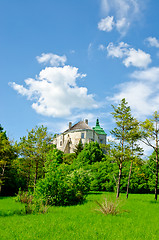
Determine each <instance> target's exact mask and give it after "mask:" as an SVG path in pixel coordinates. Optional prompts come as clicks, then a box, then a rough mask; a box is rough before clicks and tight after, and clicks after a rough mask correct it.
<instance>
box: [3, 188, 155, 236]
mask: <svg viewBox="0 0 159 240" xmlns="http://www.w3.org/2000/svg"><path fill="white" fill-rule="evenodd" d="M105 196H106V197H108V198H109V197H110V196H111V197H115V196H114V194H112V193H102V194H99V193H98V194H97V193H96V194H89V195H88V197H87V201H86V203H84V204H83V205H77V206H71V207H50V208H49V211H48V213H46V214H34V215H24V214H23V212H24V205H22V204H21V203H16V202H15V200H14V198H12V197H6V198H3V197H1V198H0V239H1V240H4V239H6V240H11V239H17V240H19V239H23V240H25V239H32V240H33V239H35V240H38V239H45V240H47V239H55V240H58V239H61V240H68V239H69V240H78V239H81V240H87V239H91V240H92V239H102V240H105V239H108V240H109V239H110V240H114V239H115V240H116V239H120V240H129V239H130V240H131V239H144V240H145V239H147V240H151V239H152V240H158V239H159V202H155V201H154V195H151V194H149V195H148V194H145V195H140V194H138V195H137V194H130V195H129V199H127V200H126V199H125V194H124V195H123V194H122V195H121V196H120V199H122V208H123V209H124V210H127V211H126V212H122V213H121V214H119V215H117V216H111V215H107V216H106V215H103V214H102V213H100V212H97V211H95V209H96V208H98V207H97V205H96V203H95V200H100V201H102V199H104V197H105Z"/></svg>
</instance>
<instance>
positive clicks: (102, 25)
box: [98, 16, 114, 32]
mask: <svg viewBox="0 0 159 240" xmlns="http://www.w3.org/2000/svg"><path fill="white" fill-rule="evenodd" d="M113 18H114V17H113V16H111V17H110V16H108V17H106V18H103V19H101V21H100V22H99V23H98V29H99V30H101V31H105V32H110V31H111V30H112V29H113V25H114V21H113Z"/></svg>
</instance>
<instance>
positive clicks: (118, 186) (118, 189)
mask: <svg viewBox="0 0 159 240" xmlns="http://www.w3.org/2000/svg"><path fill="white" fill-rule="evenodd" d="M121 172H122V163H120V165H119V178H118V185H117V195H116V198H119V192H120V180H121Z"/></svg>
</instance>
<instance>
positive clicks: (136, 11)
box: [101, 0, 145, 35]
mask: <svg viewBox="0 0 159 240" xmlns="http://www.w3.org/2000/svg"><path fill="white" fill-rule="evenodd" d="M143 5H145V1H143V0H140V1H138V0H111V1H110V0H101V10H102V14H103V15H105V16H108V15H111V16H114V19H115V22H114V24H113V26H114V27H115V26H116V29H117V31H118V32H119V33H120V34H121V35H125V34H126V32H127V31H128V29H129V27H130V25H131V24H132V22H134V21H137V20H139V19H140V18H141V11H142V6H143ZM111 30H112V28H111ZM111 30H110V31H111Z"/></svg>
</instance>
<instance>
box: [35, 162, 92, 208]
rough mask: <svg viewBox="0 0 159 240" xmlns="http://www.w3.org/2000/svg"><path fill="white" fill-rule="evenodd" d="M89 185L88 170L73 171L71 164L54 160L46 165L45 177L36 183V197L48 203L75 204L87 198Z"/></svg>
mask: <svg viewBox="0 0 159 240" xmlns="http://www.w3.org/2000/svg"><path fill="white" fill-rule="evenodd" d="M46 165H47V164H46ZM89 186H90V178H89V175H88V172H87V171H85V170H83V169H78V170H74V171H73V170H71V168H70V166H69V165H66V164H58V163H57V161H55V160H53V161H52V162H50V163H49V165H47V167H46V174H45V178H44V179H41V180H39V182H38V183H37V184H36V189H35V198H36V199H39V198H40V199H42V202H43V204H48V205H55V206H66V205H74V204H78V203H82V202H83V201H84V200H85V198H86V195H87V193H88V191H89Z"/></svg>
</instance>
